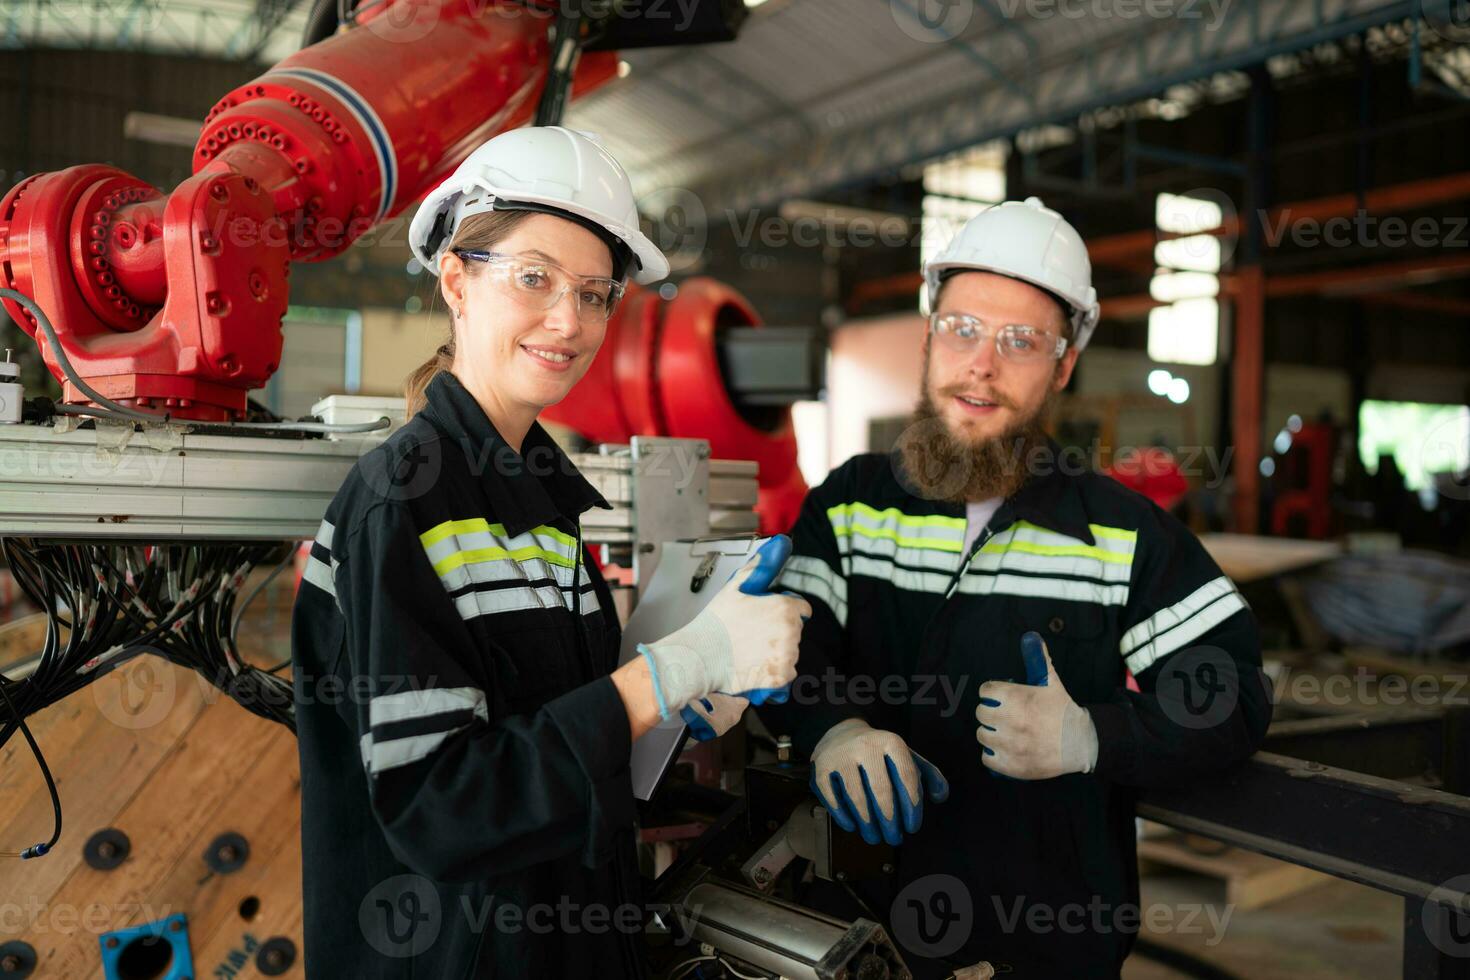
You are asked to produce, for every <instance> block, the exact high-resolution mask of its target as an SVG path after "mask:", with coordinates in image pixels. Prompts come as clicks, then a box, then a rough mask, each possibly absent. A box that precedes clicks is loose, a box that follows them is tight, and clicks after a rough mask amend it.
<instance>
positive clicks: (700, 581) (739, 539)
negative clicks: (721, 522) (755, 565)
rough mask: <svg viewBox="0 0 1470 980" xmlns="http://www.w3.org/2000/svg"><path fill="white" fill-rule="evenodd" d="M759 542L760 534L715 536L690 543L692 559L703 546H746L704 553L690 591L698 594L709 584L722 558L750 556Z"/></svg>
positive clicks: (712, 549)
mask: <svg viewBox="0 0 1470 980" xmlns="http://www.w3.org/2000/svg"><path fill="white" fill-rule="evenodd" d="M758 540H760V535H758V534H742V535H728V534H714V535H710V536H708V537H703V538H695V539H693V540H692V541H690V542H689V554H690V556H691V557H692V556H695V555H699V554H700V552H699V551H698V550H697V549H698V547H699V546H700V545H702V544H713V545H719V544H726V543H729V544H742V545H744V547H743V548H742V549H740V550H730V551H722V550H720V549H719V548H718V547H714V548H711V549H710V550H708V551H705V552H703V554H704V557H703V558H702V559H701V560H700V562H699V566H698V567H697V568H695V570H694V575H693V576H692V577H691V578H690V579H689V591H690V592H698V591H699V590H701V589H703V588H704V586H705V583H707V582H708V581H709V579H710V576H711V575H713V574H714V572H715V565H717V564H719V561H720V558H721V556H723V555H739V554H750V548H751V545H753V544H755V542H756V541H758Z"/></svg>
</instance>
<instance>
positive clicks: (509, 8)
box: [0, 0, 806, 531]
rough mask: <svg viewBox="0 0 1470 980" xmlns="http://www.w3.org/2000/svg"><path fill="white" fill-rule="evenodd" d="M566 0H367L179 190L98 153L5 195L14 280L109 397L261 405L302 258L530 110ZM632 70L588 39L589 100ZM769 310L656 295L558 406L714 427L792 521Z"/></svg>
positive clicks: (376, 217) (567, 411)
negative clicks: (753, 375)
mask: <svg viewBox="0 0 1470 980" xmlns="http://www.w3.org/2000/svg"><path fill="white" fill-rule="evenodd" d="M549 6H550V5H547V4H542V5H540V6H539V7H535V8H533V7H531V6H528V5H527V4H524V3H522V2H506V0H486V2H484V3H462V2H458V0H388V2H383V3H378V4H367V5H364V6H363V7H362V12H361V13H360V15H359V16H358V17H357V20H356V26H355V27H354V28H353V29H352V30H349V31H346V32H344V33H341V34H338V35H336V36H334V37H331V38H329V39H327V40H325V41H323V42H321V43H319V44H315V45H312V46H311V47H309V48H306V49H304V50H302V51H299V52H297V53H295V54H293V55H291V56H290V57H288V58H286V59H285V60H284V61H282V62H281V63H280V64H278V65H276V66H275V67H273V68H271V69H270V70H269V71H267V72H266V73H265V74H263V75H261V76H260V77H259V78H256V79H254V80H253V81H251V82H249V83H247V84H245V85H243V86H241V87H240V88H237V89H235V90H234V91H233V92H230V93H229V94H227V95H226V96H225V97H224V98H222V99H220V100H219V102H218V103H216V104H215V106H214V108H212V109H211V110H210V111H209V114H208V115H207V116H206V117H205V120H204V129H203V132H202V133H201V134H200V137H199V142H198V145H197V146H195V148H194V159H193V167H194V174H193V176H192V177H190V178H188V179H187V180H185V181H184V182H183V183H182V184H180V185H179V186H178V187H177V188H175V189H174V190H173V192H172V193H170V194H167V195H165V194H164V193H162V192H161V191H159V190H157V189H155V188H153V187H150V186H149V185H147V184H146V183H144V182H143V181H141V180H139V179H138V178H136V177H133V176H131V175H130V174H127V173H124V172H123V171H121V170H118V169H115V168H113V167H107V166H101V165H96V164H88V165H83V166H77V167H71V168H69V169H67V170H63V171H60V172H56V173H43V174H35V175H33V176H31V177H29V178H27V179H25V180H23V181H22V182H21V183H19V184H18V185H16V186H15V187H14V188H12V189H11V190H10V192H9V193H7V194H6V195H5V197H4V198H3V199H0V285H4V286H7V287H10V288H12V289H16V290H19V291H20V292H22V293H25V294H27V295H29V296H30V297H32V298H33V299H34V300H35V301H36V303H37V305H39V307H40V308H41V309H42V310H43V311H44V312H45V313H46V315H47V317H48V318H49V319H50V320H51V322H52V324H53V326H54V327H55V330H56V334H57V338H58V340H59V342H60V344H61V347H62V348H63V350H64V352H65V354H66V358H67V360H68V361H69V362H70V364H71V365H72V368H73V370H75V372H76V373H77V374H78V375H79V376H80V377H81V378H82V380H83V381H84V382H85V383H86V384H87V385H88V386H90V387H91V388H92V389H94V390H95V391H96V392H97V393H98V394H100V395H102V396H103V397H104V398H107V399H109V400H111V401H113V402H118V403H120V404H122V405H125V406H128V407H131V408H135V409H141V410H149V409H152V410H155V411H156V410H163V411H167V412H168V413H170V414H172V415H173V416H175V417H178V418H182V419H194V420H200V421H211V422H220V421H224V422H228V421H234V420H238V419H240V418H242V417H243V416H244V413H245V402H246V393H247V392H248V391H250V390H252V389H256V388H260V387H262V386H264V384H265V383H266V382H267V381H268V380H269V379H270V376H271V375H272V374H273V373H275V371H276V369H277V368H278V367H279V366H280V363H281V340H282V338H281V322H282V319H283V317H284V316H285V313H286V307H287V297H288V289H287V280H288V278H289V276H290V273H291V263H292V262H311V261H320V260H323V259H328V258H331V257H332V256H335V255H337V254H339V253H340V252H342V251H343V250H344V249H346V248H347V247H348V246H349V245H351V244H352V242H353V241H355V240H356V239H357V238H358V237H359V236H361V235H362V234H363V233H364V232H366V231H367V230H368V229H370V228H372V227H373V226H374V225H376V224H378V223H379V222H381V221H383V220H385V219H387V218H389V217H391V216H393V215H395V214H397V213H398V212H400V211H402V210H403V209H405V208H407V207H409V206H411V205H413V204H414V203H415V202H416V201H418V200H419V199H420V198H422V197H423V195H424V194H425V193H426V192H427V191H429V190H430V189H431V188H432V187H434V186H435V185H437V184H438V182H439V181H440V180H442V179H443V178H444V177H445V176H446V175H448V174H449V173H450V172H451V171H452V170H453V169H454V168H455V167H456V166H458V165H459V163H460V162H461V161H462V160H463V159H464V158H465V157H466V156H468V155H469V153H470V151H472V150H473V149H474V148H475V147H477V146H479V145H480V144H481V143H483V142H484V141H485V140H487V139H489V138H490V137H491V136H493V135H495V134H496V133H498V132H501V131H502V130H505V129H509V128H513V127H515V126H519V125H522V124H523V123H525V122H527V121H529V119H530V118H531V117H532V115H533V113H534V112H535V109H536V106H537V103H538V100H539V99H540V96H541V93H542V90H543V88H544V87H545V85H546V81H547V75H548V59H549V56H550V54H549V52H550V47H549V42H548V31H547V28H548V25H549V20H550V17H551V16H552V15H553V13H554V11H551V10H550V9H549ZM723 6H724V7H729V6H730V4H728V3H725V4H724V5H723ZM736 6H737V8H738V5H736ZM717 13H718V11H717ZM635 26H636V25H635ZM633 37H636V31H635V32H634V35H633ZM691 40H700V38H691ZM616 71H617V55H616V54H615V53H614V52H612V51H595V52H587V53H585V54H584V55H583V56H582V57H581V59H580V60H579V62H578V65H577V72H576V75H575V78H574V83H573V88H572V93H573V95H574V96H575V95H580V94H583V93H585V92H587V91H589V90H591V89H593V88H595V87H596V86H598V85H601V84H602V83H604V82H606V81H608V80H609V79H611V78H613V77H614V76H615V74H616ZM5 302H6V308H7V310H8V311H9V313H10V315H11V317H12V318H13V319H14V320H15V321H16V322H17V323H19V324H20V325H21V326H22V327H23V328H24V329H25V330H26V331H27V332H28V333H29V334H30V335H31V336H32V337H33V338H35V340H36V342H37V344H38V345H39V347H40V350H41V355H42V358H43V359H44V361H45V363H46V366H47V368H48V369H49V370H50V371H51V373H52V374H53V375H54V376H55V377H56V378H57V380H58V381H60V382H61V383H62V386H63V396H62V397H63V400H64V401H66V402H69V403H75V404H87V403H88V402H89V398H88V396H87V395H86V394H85V393H84V392H82V391H80V390H79V389H78V388H77V387H76V386H75V385H74V384H72V383H71V381H70V380H68V379H67V378H66V377H65V375H64V373H63V371H62V369H61V366H60V364H59V362H58V359H57V357H56V352H55V351H53V350H52V349H51V345H50V342H49V341H48V340H47V338H46V336H45V334H44V332H42V331H39V330H38V324H37V323H36V321H35V319H34V318H33V317H32V316H31V314H30V313H29V312H28V311H26V310H25V309H23V308H22V307H21V306H20V305H18V304H16V303H13V302H11V301H8V300H7V301H5ZM758 322H759V321H758V318H757V316H756V314H755V312H754V310H753V309H752V308H751V307H750V305H749V304H748V303H747V302H746V301H745V300H744V299H743V298H742V297H740V296H739V295H738V294H737V293H735V292H734V291H733V290H731V289H729V288H728V287H726V286H723V285H721V284H719V283H716V282H713V281H712V280H695V281H693V282H690V283H686V284H684V288H683V289H681V290H680V292H679V295H678V298H676V299H674V300H673V301H672V302H667V303H666V302H664V301H663V300H662V299H661V298H660V296H659V295H658V294H657V293H653V292H637V293H636V295H634V296H630V297H629V300H628V301H626V302H624V303H623V304H622V309H621V310H620V313H619V315H618V317H617V319H616V320H615V322H614V323H612V324H610V326H609V331H608V336H607V341H606V344H605V349H604V351H603V352H602V355H601V356H600V357H599V358H598V359H597V361H596V362H595V363H594V366H593V368H592V373H591V374H589V376H588V377H587V378H586V379H585V380H584V381H583V383H582V384H581V385H579V386H578V389H577V390H576V391H575V392H573V395H572V397H570V398H568V399H567V400H566V401H565V402H563V403H562V404H561V405H560V406H556V407H555V408H554V409H553V410H551V411H550V412H548V418H553V419H556V420H557V421H561V422H562V423H563V424H566V425H568V426H570V427H572V428H574V429H577V430H578V431H580V432H581V433H582V434H583V435H584V436H586V437H587V438H589V439H592V440H594V441H602V442H626V441H627V440H628V438H629V437H630V436H632V435H640V434H641V435H669V436H677V437H688V438H706V439H709V441H710V443H711V448H712V450H713V452H714V454H715V455H716V456H717V457H720V458H724V459H753V460H756V461H757V462H758V463H759V464H760V485H761V502H760V505H759V508H758V509H759V510H760V511H761V514H762V527H763V529H764V530H767V531H776V530H785V529H786V528H787V527H788V526H789V525H790V522H791V520H792V519H794V517H795V513H796V509H797V508H798V507H799V505H800V503H801V499H802V496H803V494H804V492H805V490H806V484H805V483H804V482H803V481H802V479H801V474H800V472H799V470H798V469H797V467H796V440H795V436H794V434H793V433H792V430H791V422H790V416H789V413H785V412H780V413H776V416H775V419H776V421H775V422H774V424H771V423H770V421H769V419H770V418H771V415H770V413H767V424H765V425H759V426H758V425H753V424H751V423H749V422H747V421H746V420H745V419H744V418H743V417H742V415H741V413H740V412H739V411H738V410H737V409H736V408H735V407H734V402H733V400H732V394H731V392H730V391H729V390H728V388H727V386H726V384H725V383H724V381H723V379H722V376H721V371H720V365H719V363H718V356H717V353H716V343H717V333H718V331H720V330H723V329H725V328H727V327H731V326H737V327H750V326H756V325H757V324H758Z"/></svg>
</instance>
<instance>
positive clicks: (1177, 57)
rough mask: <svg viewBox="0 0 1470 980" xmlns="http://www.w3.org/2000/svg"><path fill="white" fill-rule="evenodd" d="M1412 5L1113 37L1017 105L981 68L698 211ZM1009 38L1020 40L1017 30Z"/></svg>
mask: <svg viewBox="0 0 1470 980" xmlns="http://www.w3.org/2000/svg"><path fill="white" fill-rule="evenodd" d="M884 2H887V0H884ZM1430 2H1440V0H1430ZM1420 6H1421V4H1420V2H1419V0H1397V2H1390V3H1372V2H1362V0H1314V2H1312V3H1302V2H1299V0H1239V2H1236V3H1233V4H1231V5H1229V8H1228V11H1227V13H1226V15H1225V17H1224V18H1223V20H1222V22H1221V24H1220V26H1219V28H1218V29H1217V30H1215V31H1213V32H1208V31H1207V30H1206V26H1205V21H1204V19H1202V18H1201V19H1195V20H1189V21H1185V20H1182V19H1174V20H1170V21H1166V22H1164V23H1163V24H1161V25H1160V26H1156V27H1155V28H1154V29H1153V30H1148V31H1145V30H1127V31H1120V32H1119V33H1118V34H1117V35H1115V36H1114V37H1113V38H1110V39H1108V40H1107V41H1105V42H1104V43H1102V44H1100V45H1094V46H1088V47H1083V48H1080V49H1078V48H1071V49H1066V50H1058V51H1056V52H1054V53H1052V54H1050V55H1047V56H1045V57H1042V58H1040V59H1038V62H1037V63H1033V64H1032V65H1029V66H1026V67H1027V69H1028V70H1027V71H1026V73H1025V81H1024V82H1022V83H1020V84H1021V86H1022V87H1023V89H1024V90H1025V92H1026V97H1024V98H1018V97H1017V92H1016V86H1017V82H1016V80H1015V78H1014V76H1012V75H1006V79H1005V81H1004V82H1000V81H996V80H995V79H994V74H995V72H1002V73H1004V71H1005V69H1004V66H997V65H990V66H988V67H986V68H983V69H982V71H983V73H984V76H985V77H983V78H982V77H977V76H976V75H975V74H974V73H973V72H967V73H965V74H966V75H967V76H968V77H965V78H964V81H963V84H962V85H959V86H957V87H956V88H955V89H954V90H953V91H951V92H947V93H945V94H944V95H943V96H941V97H939V98H936V99H933V100H931V101H930V102H928V103H926V104H921V105H918V106H913V107H909V108H906V109H904V110H903V111H901V112H898V113H895V114H894V115H892V116H889V117H886V118H884V119H880V120H878V121H877V122H875V123H874V124H872V125H867V126H859V127H854V128H851V129H848V130H845V131H842V132H839V133H835V134H832V135H831V136H830V137H829V138H828V139H825V140H814V141H809V142H807V143H806V144H804V145H797V146H788V147H786V154H785V156H784V158H783V159H780V160H778V161H773V162H772V164H771V165H770V166H763V167H761V168H745V169H744V170H743V171H742V172H741V174H739V175H738V176H734V175H732V176H730V177H728V178H727V179H719V178H716V179H714V180H711V181H708V182H706V183H705V184H703V185H701V186H699V187H697V188H696V190H697V192H698V193H699V194H700V196H701V198H702V199H703V200H704V202H705V207H706V210H707V211H708V212H710V213H714V212H715V211H717V210H719V209H723V208H729V209H731V210H734V211H741V210H745V209H749V208H755V207H760V206H764V205H768V204H770V203H772V202H774V201H778V200H782V199H785V198H789V197H799V196H804V195H809V194H812V193H815V192H817V191H819V190H823V189H828V188H835V187H842V186H848V185H854V184H859V183H862V182H864V181H867V180H870V179H871V178H873V177H875V176H878V175H881V174H885V173H892V172H894V171H897V170H898V169H900V168H902V167H905V166H909V165H913V164H917V163H921V162H923V161H925V160H929V159H933V158H935V157H939V156H943V155H946V154H948V153H953V152H956V151H959V150H962V149H964V148H966V147H969V146H974V145H976V144H978V143H983V142H986V141H987V140H992V139H999V138H1009V137H1011V136H1014V135H1015V134H1016V133H1018V132H1020V131H1021V130H1024V129H1028V128H1031V127H1034V126H1039V125H1043V124H1047V123H1065V122H1069V121H1071V120H1073V119H1075V118H1076V117H1077V116H1079V115H1081V114H1084V113H1087V112H1090V111H1093V110H1095V109H1100V108H1104V107H1107V106H1111V105H1117V104H1119V103H1124V102H1131V101H1135V100H1138V99H1142V98H1146V97H1148V96H1150V95H1152V94H1155V93H1157V92H1160V91H1163V90H1164V89H1167V88H1168V87H1170V86H1172V85H1179V84H1184V83H1186V82H1191V81H1195V80H1198V79H1200V78H1205V77H1208V76H1210V75H1214V74H1216V73H1219V72H1223V71H1231V70H1239V69H1242V68H1245V67H1247V66H1249V65H1253V64H1259V63H1261V62H1263V61H1265V60H1266V59H1268V58H1271V57H1273V56H1275V55H1279V54H1285V53H1289V52H1293V51H1298V50H1302V49H1304V48H1309V47H1311V46H1313V45H1316V44H1320V43H1323V42H1326V41H1333V40H1337V39H1339V38H1343V37H1347V36H1349V35H1353V34H1358V33H1361V32H1363V31H1365V30H1368V29H1370V28H1373V27H1378V26H1382V25H1384V24H1388V23H1391V22H1394V21H1408V20H1410V19H1411V18H1413V17H1414V16H1415V14H1416V13H1417V12H1418V10H1419V9H1420ZM1016 29H1017V30H1022V29H1021V28H1020V27H1019V25H1016ZM938 39H941V40H942V39H943V38H938ZM944 50H946V51H952V52H953V53H952V54H944V53H941V52H938V51H937V52H936V55H935V57H958V58H963V59H964V60H966V61H970V62H973V61H974V55H975V52H974V51H973V49H972V48H971V47H970V46H969V45H966V44H963V43H959V42H956V43H951V44H947V45H946V48H945V49H944Z"/></svg>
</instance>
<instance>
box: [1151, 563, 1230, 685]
mask: <svg viewBox="0 0 1470 980" xmlns="http://www.w3.org/2000/svg"><path fill="white" fill-rule="evenodd" d="M1222 577H1223V576H1222ZM1227 581H1228V579H1227ZM1196 594H1198V593H1196ZM1171 608H1174V607H1171ZM1246 608H1248V607H1247V606H1246V604H1245V599H1244V598H1242V597H1241V594H1240V593H1239V592H1236V591H1233V588H1232V591H1230V592H1227V593H1225V594H1224V595H1221V596H1218V597H1216V598H1215V600H1214V601H1213V602H1211V603H1210V604H1209V605H1207V606H1205V607H1204V608H1203V609H1201V610H1199V611H1198V612H1196V613H1195V614H1193V615H1192V616H1190V617H1189V618H1188V619H1186V620H1184V621H1183V622H1182V623H1179V624H1178V625H1176V626H1174V627H1172V628H1170V629H1168V630H1166V631H1164V632H1163V633H1160V634H1159V635H1157V636H1155V637H1154V638H1153V639H1151V640H1149V641H1148V642H1147V643H1145V644H1144V645H1143V646H1141V647H1139V648H1138V649H1136V650H1134V651H1133V652H1132V653H1129V654H1127V655H1125V656H1124V658H1123V662H1124V663H1125V664H1127V665H1128V670H1129V671H1131V672H1132V674H1133V676H1134V677H1137V676H1138V675H1139V674H1140V673H1142V672H1143V671H1145V670H1147V669H1148V668H1149V667H1151V666H1153V665H1154V664H1155V663H1156V662H1158V661H1159V660H1160V659H1162V658H1164V657H1167V656H1168V655H1169V654H1171V653H1174V652H1175V651H1176V650H1180V649H1182V648H1183V647H1186V646H1188V645H1189V644H1190V643H1192V642H1194V641H1195V640H1197V639H1199V638H1200V637H1201V636H1203V635H1204V634H1206V633H1208V632H1209V631H1210V630H1212V629H1214V628H1215V627H1216V626H1218V625H1220V624H1221V623H1223V622H1224V621H1225V620H1227V619H1229V618H1230V617H1231V616H1234V615H1235V614H1236V613H1238V612H1240V611H1241V610H1243V609H1246ZM1130 632H1131V631H1130Z"/></svg>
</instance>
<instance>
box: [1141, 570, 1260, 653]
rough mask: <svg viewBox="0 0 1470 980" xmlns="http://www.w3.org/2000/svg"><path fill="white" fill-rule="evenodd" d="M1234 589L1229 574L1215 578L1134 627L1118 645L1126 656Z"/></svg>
mask: <svg viewBox="0 0 1470 980" xmlns="http://www.w3.org/2000/svg"><path fill="white" fill-rule="evenodd" d="M1234 591H1235V583H1234V582H1232V581H1230V577H1229V576H1227V575H1221V576H1220V577H1219V578H1215V579H1211V580H1210V581H1208V582H1206V583H1205V584H1204V585H1201V586H1200V587H1199V588H1197V589H1195V590H1194V591H1193V592H1191V593H1190V594H1189V595H1187V596H1185V597H1184V598H1183V599H1180V600H1179V601H1178V602H1176V603H1174V605H1172V606H1166V607H1164V608H1163V609H1160V610H1159V611H1158V612H1156V613H1154V614H1153V615H1152V616H1150V617H1149V618H1148V619H1145V620H1144V621H1143V622H1141V623H1139V624H1137V625H1136V626H1133V627H1131V628H1130V629H1129V630H1128V632H1126V633H1124V634H1123V639H1121V640H1119V641H1118V649H1119V650H1120V651H1121V652H1122V653H1123V655H1124V656H1127V655H1128V654H1131V653H1132V652H1133V651H1134V650H1136V649H1138V648H1139V647H1140V646H1142V645H1143V644H1144V643H1146V642H1147V641H1148V640H1149V639H1150V638H1152V637H1154V636H1157V635H1159V634H1160V633H1163V632H1164V631H1165V630H1170V629H1173V628H1174V627H1175V626H1178V625H1179V624H1180V623H1182V622H1184V621H1185V620H1187V619H1189V617H1191V616H1193V615H1194V614H1195V613H1197V612H1199V611H1200V610H1201V609H1204V608H1205V607H1206V606H1208V605H1209V604H1210V603H1212V602H1214V601H1215V600H1216V599H1218V598H1220V597H1221V596H1224V595H1229V594H1230V593H1231V592H1234Z"/></svg>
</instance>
